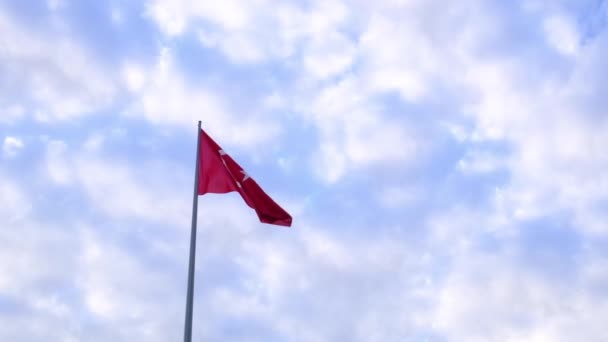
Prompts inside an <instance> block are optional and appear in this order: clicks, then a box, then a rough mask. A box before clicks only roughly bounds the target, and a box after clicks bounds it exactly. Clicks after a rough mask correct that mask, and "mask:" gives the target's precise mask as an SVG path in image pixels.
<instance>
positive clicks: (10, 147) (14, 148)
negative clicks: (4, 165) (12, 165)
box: [2, 136, 24, 158]
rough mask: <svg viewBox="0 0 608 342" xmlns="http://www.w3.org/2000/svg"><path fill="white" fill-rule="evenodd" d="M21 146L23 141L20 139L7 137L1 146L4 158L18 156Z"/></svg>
mask: <svg viewBox="0 0 608 342" xmlns="http://www.w3.org/2000/svg"><path fill="white" fill-rule="evenodd" d="M23 146H24V144H23V140H21V139H20V138H18V137H11V136H7V137H5V138H4V143H3V144H2V152H4V156H5V157H8V158H12V157H15V156H16V155H17V154H19V152H20V151H21V149H22V148H23Z"/></svg>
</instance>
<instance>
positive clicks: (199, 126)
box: [198, 120, 201, 129]
mask: <svg viewBox="0 0 608 342" xmlns="http://www.w3.org/2000/svg"><path fill="white" fill-rule="evenodd" d="M198 129H201V120H198Z"/></svg>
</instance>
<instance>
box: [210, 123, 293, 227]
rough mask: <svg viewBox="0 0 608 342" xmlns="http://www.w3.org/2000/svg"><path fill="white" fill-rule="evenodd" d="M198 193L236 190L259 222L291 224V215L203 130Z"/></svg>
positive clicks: (219, 192) (288, 225) (287, 225)
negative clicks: (253, 211)
mask: <svg viewBox="0 0 608 342" xmlns="http://www.w3.org/2000/svg"><path fill="white" fill-rule="evenodd" d="M198 159H199V174H198V176H199V177H198V195H204V194H206V193H215V194H224V193H227V192H232V191H237V192H238V193H239V194H241V197H243V200H244V201H245V203H247V205H248V206H250V207H251V208H252V209H254V210H255V212H256V213H257V215H258V217H259V218H260V221H261V222H263V223H269V224H276V225H279V226H286V227H290V226H291V221H292V218H291V215H289V214H288V213H287V212H286V211H285V210H283V208H281V207H280V206H279V205H278V204H277V203H276V202H275V201H274V200H273V199H272V198H270V196H268V195H267V194H266V193H265V192H264V190H262V188H261V187H260V186H259V185H258V183H256V182H255V180H253V178H251V177H250V176H249V175H248V174H247V172H245V170H243V168H242V167H241V166H240V165H239V164H237V163H236V162H235V161H234V159H232V157H230V156H229V155H228V154H227V153H226V152H224V150H223V149H222V148H221V147H220V146H219V145H218V144H217V143H216V142H215V141H213V139H211V137H210V136H209V135H207V133H205V131H204V130H201V132H200V141H199V158H198Z"/></svg>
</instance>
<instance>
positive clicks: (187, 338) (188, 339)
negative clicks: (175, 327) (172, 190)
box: [184, 121, 201, 342]
mask: <svg viewBox="0 0 608 342" xmlns="http://www.w3.org/2000/svg"><path fill="white" fill-rule="evenodd" d="M196 141H197V143H196V168H195V169H196V172H195V174H194V199H193V200H192V231H191V232H190V262H189V264H188V293H187V295H186V323H185V326H184V342H192V309H193V303H192V302H193V299H194V262H195V260H194V259H195V257H196V219H197V217H198V173H199V163H200V152H201V122H200V121H199V122H198V139H197V140H196Z"/></svg>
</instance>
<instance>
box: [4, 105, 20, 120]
mask: <svg viewBox="0 0 608 342" xmlns="http://www.w3.org/2000/svg"><path fill="white" fill-rule="evenodd" d="M24 116H25V109H24V108H23V107H22V106H20V105H10V106H8V107H4V108H0V123H13V122H16V121H18V120H20V119H22V118H23V117H24Z"/></svg>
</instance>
